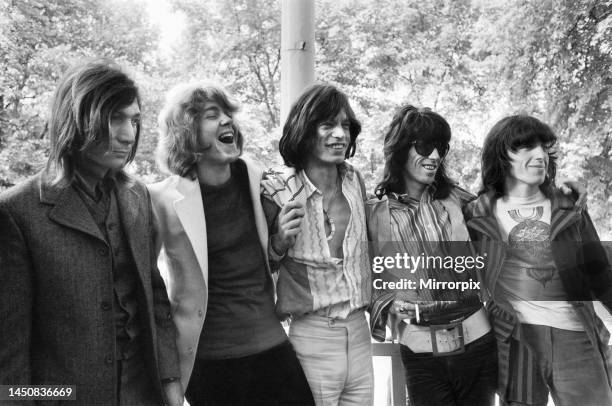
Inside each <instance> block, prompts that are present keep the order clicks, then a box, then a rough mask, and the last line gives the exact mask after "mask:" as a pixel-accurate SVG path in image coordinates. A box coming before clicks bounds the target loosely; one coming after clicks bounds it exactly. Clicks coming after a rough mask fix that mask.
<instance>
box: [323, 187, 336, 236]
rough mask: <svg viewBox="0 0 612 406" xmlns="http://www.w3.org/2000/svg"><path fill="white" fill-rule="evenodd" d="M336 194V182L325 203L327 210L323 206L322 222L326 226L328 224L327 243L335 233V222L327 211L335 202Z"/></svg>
mask: <svg viewBox="0 0 612 406" xmlns="http://www.w3.org/2000/svg"><path fill="white" fill-rule="evenodd" d="M337 194H338V182H336V187H335V188H334V193H333V194H332V195H331V197H330V198H329V201H328V202H327V209H326V208H325V206H323V221H324V222H325V223H326V224H329V235H326V236H325V238H327V241H329V240H331V239H332V238H334V234H335V233H336V221H335V220H334V218H333V217H332V216H330V215H329V209H330V208H331V205H332V203H333V202H334V200H336V195H337Z"/></svg>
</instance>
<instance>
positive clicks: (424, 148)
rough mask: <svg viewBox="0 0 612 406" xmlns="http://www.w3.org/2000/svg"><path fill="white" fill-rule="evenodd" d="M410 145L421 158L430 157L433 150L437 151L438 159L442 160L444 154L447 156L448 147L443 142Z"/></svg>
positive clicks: (424, 142)
mask: <svg viewBox="0 0 612 406" xmlns="http://www.w3.org/2000/svg"><path fill="white" fill-rule="evenodd" d="M410 145H414V149H415V151H416V152H417V154H419V155H421V156H430V155H431V153H432V152H433V150H434V149H437V150H438V155H440V158H444V157H445V156H446V154H448V150H449V149H450V145H448V142H444V141H423V140H418V141H412V143H411V144H410Z"/></svg>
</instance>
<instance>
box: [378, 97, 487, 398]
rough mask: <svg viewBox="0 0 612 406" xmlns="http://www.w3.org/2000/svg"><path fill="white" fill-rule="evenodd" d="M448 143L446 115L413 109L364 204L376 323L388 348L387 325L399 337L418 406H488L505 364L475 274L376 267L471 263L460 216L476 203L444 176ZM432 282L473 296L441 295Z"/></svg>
mask: <svg viewBox="0 0 612 406" xmlns="http://www.w3.org/2000/svg"><path fill="white" fill-rule="evenodd" d="M450 138H451V130H450V126H449V125H448V123H447V122H446V120H445V119H444V118H443V117H442V116H440V115H439V114H437V113H435V112H433V111H431V110H429V109H418V108H416V107H413V106H410V105H408V106H404V107H402V108H400V110H399V111H398V113H396V115H395V116H394V118H393V120H392V122H391V125H390V126H389V129H388V131H387V134H386V136H385V140H384V155H385V160H386V163H385V169H384V174H383V180H382V182H380V183H379V185H378V186H377V188H376V195H377V197H376V198H372V199H370V200H369V201H368V202H367V203H366V211H367V216H368V228H369V233H370V235H369V237H370V240H371V241H372V247H373V250H372V251H373V258H374V262H373V264H374V265H373V270H374V271H375V274H374V276H373V278H374V281H373V283H374V288H375V290H374V298H373V302H372V307H371V313H370V316H371V317H370V323H371V328H372V335H373V336H374V338H375V339H377V340H379V341H384V339H385V327H386V325H387V320H388V321H389V323H388V324H389V325H390V326H391V327H392V330H393V333H394V335H396V337H397V338H398V341H399V343H400V352H401V355H402V363H403V365H404V368H405V376H406V387H407V389H408V396H409V399H410V402H409V403H410V404H411V405H416V406H424V405H456V406H458V405H466V406H467V405H470V406H474V405H481V406H486V405H492V404H493V402H494V395H495V388H496V381H497V361H496V357H495V340H494V338H493V336H492V333H491V327H490V325H489V321H488V319H487V315H486V312H485V310H484V308H483V305H482V302H481V298H480V296H479V295H480V292H479V290H478V288H477V287H478V283H479V282H478V280H479V278H478V275H477V274H476V270H475V269H469V268H468V267H463V265H462V263H460V262H458V261H457V262H456V264H457V265H456V266H453V267H442V266H441V265H439V264H438V265H437V264H432V266H430V265H427V266H425V265H423V264H421V265H420V266H414V267H412V269H407V268H406V267H405V266H403V265H402V264H395V265H393V266H392V267H386V268H385V269H384V270H383V269H375V267H374V266H375V265H376V264H378V263H379V262H377V261H376V258H395V257H396V255H397V254H399V255H400V256H402V257H405V256H409V257H411V258H412V259H417V260H419V259H421V260H423V259H424V258H445V261H446V258H452V259H453V260H455V258H457V259H458V258H466V257H470V254H471V252H470V250H469V246H468V245H467V241H468V240H469V237H468V231H467V228H466V226H465V222H464V221H463V215H462V212H461V207H462V205H463V204H465V203H466V202H468V201H469V200H471V199H472V196H471V195H470V194H469V193H467V192H465V191H464V190H462V189H460V188H458V187H456V186H455V185H454V184H453V183H452V182H451V180H450V179H449V178H448V176H447V175H446V168H445V162H444V158H445V156H446V154H447V153H448V150H449V142H450ZM406 280H408V281H410V283H412V284H406V283H403V284H402V281H406ZM434 281H436V282H444V283H446V284H447V285H443V286H451V285H450V284H451V283H452V284H454V285H455V286H458V284H461V283H465V284H467V285H460V286H469V287H471V288H470V289H467V290H463V289H461V290H459V289H448V288H440V287H439V286H436V285H433V282H434ZM398 282H399V283H398ZM470 282H471V284H470ZM398 286H400V287H401V288H399V289H398ZM402 286H403V287H402Z"/></svg>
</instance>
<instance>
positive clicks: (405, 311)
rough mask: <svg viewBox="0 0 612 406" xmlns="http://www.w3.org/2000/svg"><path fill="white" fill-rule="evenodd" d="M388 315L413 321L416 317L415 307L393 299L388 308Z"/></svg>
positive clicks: (404, 301)
mask: <svg viewBox="0 0 612 406" xmlns="http://www.w3.org/2000/svg"><path fill="white" fill-rule="evenodd" d="M389 313H391V314H395V316H396V317H397V318H399V319H413V318H415V317H416V307H415V305H414V303H412V302H408V301H406V300H402V299H395V300H393V303H391V306H390V307H389Z"/></svg>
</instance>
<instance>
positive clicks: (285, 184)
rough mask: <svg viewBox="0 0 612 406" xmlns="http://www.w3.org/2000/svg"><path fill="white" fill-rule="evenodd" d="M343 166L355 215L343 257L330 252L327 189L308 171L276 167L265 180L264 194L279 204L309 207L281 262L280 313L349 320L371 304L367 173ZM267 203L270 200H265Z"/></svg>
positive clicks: (345, 186) (345, 187)
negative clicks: (293, 202)
mask: <svg viewBox="0 0 612 406" xmlns="http://www.w3.org/2000/svg"><path fill="white" fill-rule="evenodd" d="M339 168H340V176H341V179H342V194H343V196H344V197H345V199H346V200H347V202H348V204H349V207H350V211H351V214H350V217H349V222H348V225H347V228H346V233H345V235H344V240H343V242H342V252H343V258H335V257H332V256H331V255H330V251H329V246H328V244H327V237H326V234H325V225H324V224H325V220H324V215H323V193H322V192H321V191H320V190H319V189H317V188H316V187H315V186H314V185H313V184H312V182H311V181H310V180H309V179H308V177H307V176H306V174H305V173H304V171H300V172H298V173H296V172H295V170H294V169H293V168H282V169H281V170H279V171H275V170H270V171H268V172H267V173H265V174H264V177H263V180H262V194H263V196H264V198H265V199H268V201H273V202H274V203H275V204H276V205H277V207H279V208H280V207H282V206H283V205H284V204H285V203H287V202H289V201H291V200H296V201H300V202H302V204H303V205H304V210H305V215H304V217H303V219H302V225H301V232H300V233H299V234H298V235H297V236H296V241H295V244H294V245H293V247H291V248H290V249H289V250H288V251H287V254H286V256H285V257H284V258H283V259H282V260H281V261H280V264H279V265H280V271H279V277H278V286H277V294H278V301H277V312H278V313H279V314H280V315H282V316H287V315H291V316H293V317H299V316H301V315H304V314H306V313H316V314H320V315H324V316H328V317H332V318H340V319H342V318H346V317H347V316H348V315H349V313H351V312H352V311H354V310H357V309H360V308H363V307H365V306H367V305H368V304H369V302H370V265H369V256H368V242H367V232H366V222H365V209H364V192H363V189H364V188H363V186H362V180H361V177H360V176H359V175H358V174H357V172H356V170H355V169H353V167H351V166H349V165H348V164H343V165H342V166H340V167H339ZM264 202H265V200H264Z"/></svg>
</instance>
